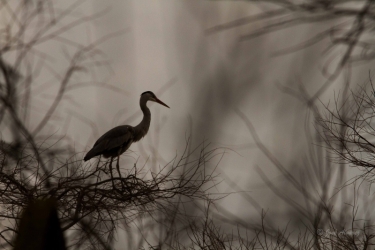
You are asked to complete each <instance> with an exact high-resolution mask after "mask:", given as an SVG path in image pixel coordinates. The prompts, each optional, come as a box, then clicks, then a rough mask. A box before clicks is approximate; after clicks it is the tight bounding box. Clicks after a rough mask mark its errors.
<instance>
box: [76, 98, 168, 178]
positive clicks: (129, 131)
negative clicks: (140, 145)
mask: <svg viewBox="0 0 375 250" xmlns="http://www.w3.org/2000/svg"><path fill="white" fill-rule="evenodd" d="M148 101H153V102H157V103H159V104H161V105H163V106H165V107H167V108H169V106H168V105H167V104H165V103H164V102H162V101H160V100H159V99H158V98H157V97H156V95H155V94H154V93H153V92H151V91H146V92H143V93H142V94H141V98H140V101H139V106H140V107H141V110H142V112H143V119H142V121H141V122H140V123H139V124H138V125H137V126H135V127H133V126H130V125H122V126H117V127H114V128H113V129H111V130H109V131H108V132H106V133H105V134H103V135H102V136H101V137H99V139H98V140H97V141H96V142H95V144H94V146H93V147H92V149H91V150H90V151H89V152H88V153H87V154H86V156H85V157H84V158H83V160H84V161H88V160H90V159H91V158H93V157H95V156H101V155H102V156H103V157H104V158H111V162H110V167H111V169H112V161H113V159H114V158H115V157H117V165H116V167H117V171H118V173H119V175H121V174H120V169H119V168H120V163H119V161H120V155H121V154H123V153H124V152H125V151H126V150H128V148H129V147H130V145H131V144H132V143H133V142H137V141H139V140H141V139H142V138H143V137H144V136H145V135H146V134H147V132H148V129H149V128H150V122H151V112H150V109H149V108H148V107H147V105H146V104H147V102H148ZM111 174H112V170H111Z"/></svg>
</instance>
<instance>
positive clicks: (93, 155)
mask: <svg viewBox="0 0 375 250" xmlns="http://www.w3.org/2000/svg"><path fill="white" fill-rule="evenodd" d="M95 151H96V150H94V148H92V149H91V150H90V151H89V152H87V154H86V155H85V157H84V158H83V160H84V161H88V160H90V159H91V158H93V157H95V156H96V155H97V154H96V152H95Z"/></svg>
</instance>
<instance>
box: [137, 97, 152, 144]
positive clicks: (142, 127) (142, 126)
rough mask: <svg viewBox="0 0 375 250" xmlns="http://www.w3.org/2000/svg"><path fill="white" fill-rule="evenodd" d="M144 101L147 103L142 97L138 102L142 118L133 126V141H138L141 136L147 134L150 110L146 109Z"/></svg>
mask: <svg viewBox="0 0 375 250" xmlns="http://www.w3.org/2000/svg"><path fill="white" fill-rule="evenodd" d="M146 103H147V100H146V101H144V100H142V99H141V101H140V103H139V104H140V106H141V110H142V112H143V119H142V121H141V122H140V123H139V124H138V125H137V126H135V127H134V129H135V138H134V141H139V140H140V139H142V137H143V136H145V135H146V134H147V132H148V129H149V128H150V122H151V112H150V110H149V109H148V107H147V105H146Z"/></svg>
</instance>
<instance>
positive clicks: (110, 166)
mask: <svg viewBox="0 0 375 250" xmlns="http://www.w3.org/2000/svg"><path fill="white" fill-rule="evenodd" d="M112 162H113V157H111V161H110V163H109V172H111V180H112V186H113V188H114V189H116V187H115V183H114V182H113V173H112Z"/></svg>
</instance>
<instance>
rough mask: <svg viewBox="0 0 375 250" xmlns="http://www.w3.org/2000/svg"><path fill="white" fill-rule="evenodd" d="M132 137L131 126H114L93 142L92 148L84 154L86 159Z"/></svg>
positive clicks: (118, 145) (119, 144) (117, 145)
mask: <svg viewBox="0 0 375 250" xmlns="http://www.w3.org/2000/svg"><path fill="white" fill-rule="evenodd" d="M133 137H134V130H133V128H132V127H131V126H128V125H125V126H118V127H115V128H113V129H111V130H109V131H108V132H106V133H105V134H104V135H102V136H101V137H100V138H99V139H98V140H97V141H96V142H95V144H94V146H93V147H92V149H91V150H90V151H89V152H88V153H87V154H86V156H85V160H86V159H91V158H92V157H94V156H97V155H100V154H102V153H103V152H105V151H108V150H111V149H113V148H116V147H120V146H121V145H123V144H124V143H127V142H129V140H132V139H133Z"/></svg>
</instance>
